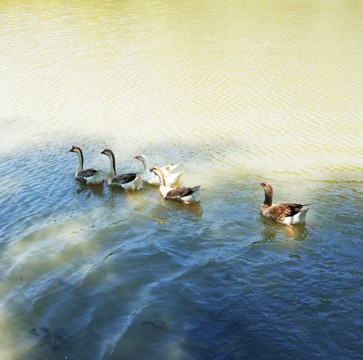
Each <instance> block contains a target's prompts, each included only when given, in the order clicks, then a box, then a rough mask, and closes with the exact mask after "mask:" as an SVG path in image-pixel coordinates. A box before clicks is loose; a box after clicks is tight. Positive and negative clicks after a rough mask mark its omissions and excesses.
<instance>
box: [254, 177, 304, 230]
mask: <svg viewBox="0 0 363 360" xmlns="http://www.w3.org/2000/svg"><path fill="white" fill-rule="evenodd" d="M260 185H261V186H262V188H263V189H264V190H265V201H264V202H263V203H262V205H261V212H262V215H263V216H264V217H266V218H270V219H273V220H275V221H277V222H279V223H281V224H284V225H290V226H292V225H295V224H304V223H305V219H306V215H307V213H308V211H309V208H308V207H307V206H308V205H310V204H305V205H302V204H296V203H281V204H277V205H275V204H273V203H272V198H273V190H272V186H271V185H270V184H269V183H267V182H263V183H260Z"/></svg>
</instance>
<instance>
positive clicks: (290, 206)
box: [269, 203, 304, 221]
mask: <svg viewBox="0 0 363 360" xmlns="http://www.w3.org/2000/svg"><path fill="white" fill-rule="evenodd" d="M303 206H304V205H302V204H296V203H281V204H278V205H275V206H272V207H271V209H270V211H269V213H270V216H271V217H272V218H273V219H276V220H278V221H283V220H284V219H285V218H286V217H289V216H294V215H296V214H298V213H299V212H300V211H301V209H302V208H303Z"/></svg>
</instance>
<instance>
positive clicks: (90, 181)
mask: <svg viewBox="0 0 363 360" xmlns="http://www.w3.org/2000/svg"><path fill="white" fill-rule="evenodd" d="M69 152H74V153H76V154H77V155H78V168H77V170H76V174H75V178H76V180H79V181H81V182H83V183H84V184H87V185H99V184H102V183H103V171H102V170H95V169H84V167H83V162H84V159H83V153H82V150H81V148H80V147H79V146H72V149H71V150H69Z"/></svg>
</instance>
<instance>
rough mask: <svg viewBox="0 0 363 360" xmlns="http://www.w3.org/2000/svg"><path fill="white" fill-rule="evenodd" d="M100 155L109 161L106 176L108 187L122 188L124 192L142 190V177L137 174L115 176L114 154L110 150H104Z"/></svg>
mask: <svg viewBox="0 0 363 360" xmlns="http://www.w3.org/2000/svg"><path fill="white" fill-rule="evenodd" d="M101 154H103V155H106V156H108V158H109V159H110V165H111V168H110V172H109V173H108V174H107V183H108V185H110V186H117V187H122V188H123V189H125V190H126V191H128V190H139V189H141V188H142V175H137V173H128V174H122V175H116V162H115V154H114V153H113V151H112V150H110V149H105V150H103V151H102V152H101Z"/></svg>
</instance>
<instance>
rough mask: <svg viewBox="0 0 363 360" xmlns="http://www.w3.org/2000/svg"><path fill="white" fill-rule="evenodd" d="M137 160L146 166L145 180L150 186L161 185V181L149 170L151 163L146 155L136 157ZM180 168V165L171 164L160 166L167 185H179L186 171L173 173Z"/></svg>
mask: <svg viewBox="0 0 363 360" xmlns="http://www.w3.org/2000/svg"><path fill="white" fill-rule="evenodd" d="M135 159H137V160H140V161H141V162H142V164H143V166H144V172H143V180H144V181H145V182H147V183H148V184H150V185H159V184H160V181H159V178H158V177H157V175H155V173H154V172H153V171H152V169H150V168H149V161H148V159H147V157H146V156H145V155H137V156H135ZM178 166H179V164H175V165H172V164H169V165H166V166H160V169H161V171H162V172H163V174H164V176H165V182H166V184H167V185H169V186H172V185H174V184H177V183H178V182H179V180H180V178H181V176H182V175H183V174H184V172H185V171H184V170H182V171H179V172H177V173H173V171H174V170H175V169H176V168H177V167H178Z"/></svg>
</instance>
